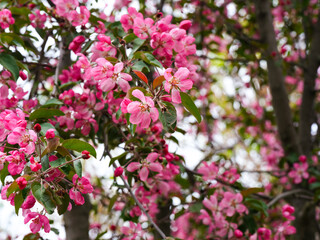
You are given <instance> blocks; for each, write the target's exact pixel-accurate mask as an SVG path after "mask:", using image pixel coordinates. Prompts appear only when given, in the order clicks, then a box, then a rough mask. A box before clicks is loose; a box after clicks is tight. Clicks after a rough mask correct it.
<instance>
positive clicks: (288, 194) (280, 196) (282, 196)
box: [267, 188, 310, 208]
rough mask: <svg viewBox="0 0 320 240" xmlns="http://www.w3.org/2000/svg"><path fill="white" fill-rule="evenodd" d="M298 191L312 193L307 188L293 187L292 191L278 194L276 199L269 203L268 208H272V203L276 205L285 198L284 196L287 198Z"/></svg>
mask: <svg viewBox="0 0 320 240" xmlns="http://www.w3.org/2000/svg"><path fill="white" fill-rule="evenodd" d="M297 193H308V194H310V192H309V191H307V190H305V189H301V188H298V189H293V190H290V191H287V192H283V193H281V194H279V195H277V196H276V197H275V198H274V199H272V200H271V201H270V202H269V203H268V204H267V206H268V208H270V207H271V206H272V205H274V204H275V203H277V202H278V201H279V200H281V199H283V198H286V197H289V196H291V195H295V194H297Z"/></svg>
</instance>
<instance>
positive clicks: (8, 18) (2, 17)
mask: <svg viewBox="0 0 320 240" xmlns="http://www.w3.org/2000/svg"><path fill="white" fill-rule="evenodd" d="M11 24H14V18H13V17H12V15H11V11H10V10H8V9H3V10H1V11H0V27H1V28H2V29H5V28H8V27H9V26H10V25H11Z"/></svg>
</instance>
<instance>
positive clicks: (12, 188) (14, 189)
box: [6, 181, 20, 197]
mask: <svg viewBox="0 0 320 240" xmlns="http://www.w3.org/2000/svg"><path fill="white" fill-rule="evenodd" d="M19 189H20V188H19V185H18V183H17V182H16V181H14V182H13V183H11V184H10V186H9V187H8V189H7V193H6V195H7V197H9V196H10V195H11V194H12V193H14V192H17V191H19Z"/></svg>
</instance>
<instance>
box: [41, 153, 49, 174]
mask: <svg viewBox="0 0 320 240" xmlns="http://www.w3.org/2000/svg"><path fill="white" fill-rule="evenodd" d="M41 165H42V171H45V170H47V169H48V168H49V157H48V155H45V156H44V157H43V158H41Z"/></svg>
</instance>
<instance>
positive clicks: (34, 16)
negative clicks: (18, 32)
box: [29, 9, 47, 29]
mask: <svg viewBox="0 0 320 240" xmlns="http://www.w3.org/2000/svg"><path fill="white" fill-rule="evenodd" d="M29 19H30V21H31V26H32V27H34V28H41V29H43V28H44V25H45V23H46V21H47V15H46V14H45V13H42V14H41V13H40V10H39V9H36V10H35V11H34V13H31V14H29Z"/></svg>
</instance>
